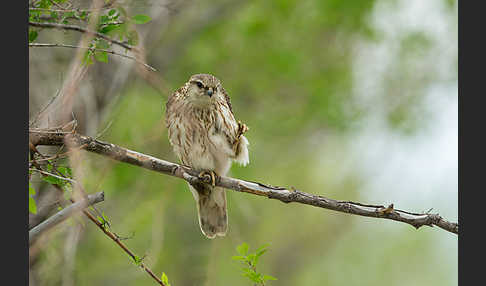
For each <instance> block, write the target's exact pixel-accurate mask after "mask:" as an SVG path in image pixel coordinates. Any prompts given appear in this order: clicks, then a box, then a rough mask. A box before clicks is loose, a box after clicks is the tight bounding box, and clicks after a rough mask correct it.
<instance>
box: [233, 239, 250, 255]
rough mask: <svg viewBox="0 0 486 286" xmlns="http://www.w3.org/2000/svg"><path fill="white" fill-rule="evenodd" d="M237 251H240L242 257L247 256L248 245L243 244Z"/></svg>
mask: <svg viewBox="0 0 486 286" xmlns="http://www.w3.org/2000/svg"><path fill="white" fill-rule="evenodd" d="M236 251H238V253H239V254H241V255H246V254H247V253H248V244H247V243H246V242H243V243H242V244H240V245H238V246H237V247H236Z"/></svg>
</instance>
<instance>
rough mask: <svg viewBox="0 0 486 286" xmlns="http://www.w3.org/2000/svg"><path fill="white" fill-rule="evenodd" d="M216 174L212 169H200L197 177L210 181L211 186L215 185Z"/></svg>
mask: <svg viewBox="0 0 486 286" xmlns="http://www.w3.org/2000/svg"><path fill="white" fill-rule="evenodd" d="M216 176H217V174H216V173H215V172H214V171H202V172H201V173H199V175H198V177H199V178H200V179H202V180H204V181H206V182H207V181H210V182H211V186H213V187H214V186H216Z"/></svg>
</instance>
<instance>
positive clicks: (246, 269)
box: [232, 242, 277, 285]
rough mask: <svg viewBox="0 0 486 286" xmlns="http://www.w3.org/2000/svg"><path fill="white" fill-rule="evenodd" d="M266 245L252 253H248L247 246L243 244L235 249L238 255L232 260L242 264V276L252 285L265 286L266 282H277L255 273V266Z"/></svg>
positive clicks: (265, 249) (270, 277)
mask: <svg viewBox="0 0 486 286" xmlns="http://www.w3.org/2000/svg"><path fill="white" fill-rule="evenodd" d="M267 247H268V245H263V246H261V247H259V248H258V249H257V250H256V251H255V252H254V253H249V245H248V244H247V243H245V242H243V243H242V244H240V245H238V246H237V247H236V251H237V252H238V253H239V254H240V255H236V256H233V257H232V259H233V260H237V261H240V262H242V264H243V267H242V268H241V270H242V274H241V275H242V276H244V277H247V278H248V279H250V280H251V281H252V282H254V285H265V282H266V281H267V280H277V278H275V277H273V276H271V275H266V274H265V275H264V274H262V273H259V272H258V271H257V268H256V267H257V264H258V262H259V259H260V257H261V256H262V255H263V254H264V253H265V252H266V251H267Z"/></svg>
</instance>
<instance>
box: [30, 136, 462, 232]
mask: <svg viewBox="0 0 486 286" xmlns="http://www.w3.org/2000/svg"><path fill="white" fill-rule="evenodd" d="M29 140H30V143H32V144H33V145H57V146H59V145H62V144H63V143H64V140H71V141H72V142H73V145H74V146H83V145H84V146H85V147H84V149H85V150H87V151H90V152H94V153H97V154H100V155H104V156H107V157H110V158H112V159H114V160H117V161H120V162H125V163H128V164H132V165H135V166H139V167H142V168H145V169H149V170H152V171H156V172H160V173H163V174H166V175H170V176H174V177H178V178H181V179H184V180H186V181H187V182H189V183H191V184H204V183H209V179H208V180H206V179H205V178H200V177H199V176H198V174H199V172H198V171H196V170H193V169H191V168H189V167H186V166H182V165H179V164H175V163H172V162H168V161H164V160H161V159H158V158H155V157H152V156H149V155H145V154H142V153H138V152H136V151H132V150H129V149H126V148H123V147H120V146H117V145H114V144H111V143H106V142H103V141H99V140H96V139H94V138H91V137H88V136H84V135H80V134H76V133H71V134H66V133H65V132H58V133H57V132H55V131H52V130H48V131H42V130H39V129H37V130H34V129H30V130H29ZM216 185H217V186H220V187H224V188H226V189H231V190H234V191H238V192H245V193H250V194H254V195H258V196H264V197H267V198H270V199H277V200H280V201H282V202H284V203H290V202H296V203H301V204H307V205H312V206H315V207H320V208H324V209H330V210H334V211H339V212H344V213H349V214H353V215H360V216H367V217H374V218H383V219H390V220H394V221H399V222H403V223H407V224H410V225H412V226H414V227H415V228H417V229H418V228H420V227H421V226H424V225H427V226H434V225H435V226H438V227H440V228H442V229H444V230H447V231H449V232H452V233H455V234H458V233H459V224H458V223H454V222H450V221H447V220H445V219H443V218H442V217H441V216H440V215H439V214H430V213H412V212H407V211H403V210H399V209H394V207H393V204H391V205H389V206H388V207H385V206H382V205H368V204H362V203H356V202H350V201H339V200H334V199H330V198H326V197H323V196H319V195H313V194H309V193H305V192H302V191H299V190H296V189H293V188H291V189H287V188H282V187H275V186H271V185H267V184H262V183H258V182H251V181H244V180H240V179H235V178H230V177H222V176H219V177H217V178H216Z"/></svg>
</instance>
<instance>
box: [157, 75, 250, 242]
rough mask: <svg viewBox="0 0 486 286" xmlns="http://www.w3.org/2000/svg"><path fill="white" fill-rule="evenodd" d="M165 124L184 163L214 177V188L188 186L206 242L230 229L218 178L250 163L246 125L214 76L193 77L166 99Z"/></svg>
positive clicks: (223, 194) (223, 193) (172, 142)
mask: <svg viewBox="0 0 486 286" xmlns="http://www.w3.org/2000/svg"><path fill="white" fill-rule="evenodd" d="M165 123H166V126H167V129H168V133H169V141H170V144H171V145H172V148H173V150H174V153H175V154H176V155H177V156H178V157H179V159H180V160H181V162H182V164H184V165H186V166H189V167H191V168H193V169H195V170H197V171H200V174H199V176H200V177H209V178H211V182H212V183H211V184H189V189H190V190H191V192H192V195H193V196H194V199H195V200H196V204H197V211H198V217H199V226H200V227H201V231H202V232H203V234H204V235H206V236H207V237H208V238H214V237H216V236H224V235H225V234H226V231H227V230H228V214H227V209H226V207H227V206H226V192H225V190H224V189H223V188H221V187H217V186H215V174H216V175H220V176H224V175H226V173H227V172H228V170H229V168H230V167H231V163H232V161H236V162H237V163H239V164H241V165H243V166H245V165H247V164H248V163H249V157H248V140H247V139H246V137H245V136H243V134H244V133H245V132H246V131H247V130H248V127H247V126H246V125H245V124H243V123H241V122H240V121H236V120H235V117H234V115H233V110H232V107H231V103H230V98H229V96H228V94H227V93H226V91H225V90H224V88H223V86H222V85H221V82H220V81H219V80H218V79H217V78H216V77H214V76H212V75H210V74H195V75H193V76H191V77H190V78H189V81H188V82H186V83H185V84H184V85H183V86H182V87H180V88H179V89H178V90H176V91H175V92H174V93H173V94H172V95H171V96H170V97H169V100H168V101H167V105H166V113H165Z"/></svg>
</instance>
